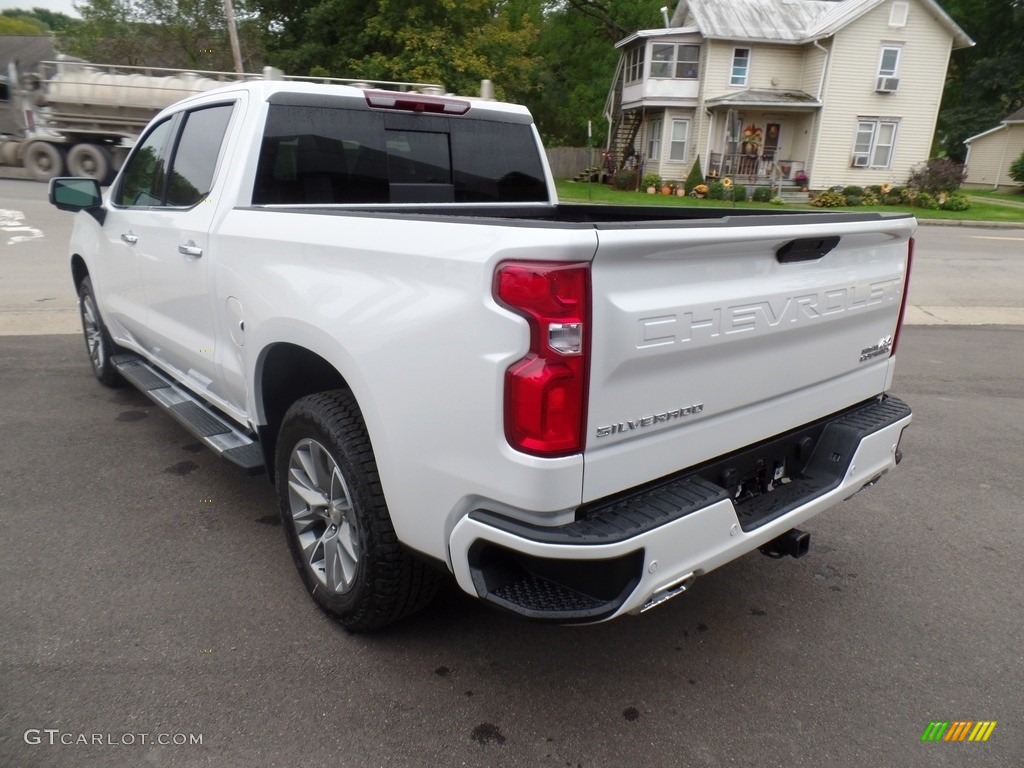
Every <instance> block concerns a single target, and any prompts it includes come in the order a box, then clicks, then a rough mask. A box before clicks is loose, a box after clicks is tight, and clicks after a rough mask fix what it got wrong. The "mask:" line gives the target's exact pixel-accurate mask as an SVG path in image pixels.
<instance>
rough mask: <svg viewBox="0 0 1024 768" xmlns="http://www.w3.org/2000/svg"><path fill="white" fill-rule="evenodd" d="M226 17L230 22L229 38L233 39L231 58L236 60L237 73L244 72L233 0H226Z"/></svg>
mask: <svg viewBox="0 0 1024 768" xmlns="http://www.w3.org/2000/svg"><path fill="white" fill-rule="evenodd" d="M224 16H225V18H227V22H228V36H229V37H230V38H231V57H232V58H233V59H234V60H235V72H237V73H238V74H240V75H241V74H243V72H242V50H241V48H239V47H238V30H237V29H235V9H234V8H233V7H232V5H231V0H224Z"/></svg>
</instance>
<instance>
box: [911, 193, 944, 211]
mask: <svg viewBox="0 0 1024 768" xmlns="http://www.w3.org/2000/svg"><path fill="white" fill-rule="evenodd" d="M912 205H913V206H914V207H915V208H928V209H930V210H933V211H936V210H938V208H939V199H938V198H937V197H936V196H935V195H933V194H932V193H931V192H918V193H917V194H916V195H914V197H913V203H912Z"/></svg>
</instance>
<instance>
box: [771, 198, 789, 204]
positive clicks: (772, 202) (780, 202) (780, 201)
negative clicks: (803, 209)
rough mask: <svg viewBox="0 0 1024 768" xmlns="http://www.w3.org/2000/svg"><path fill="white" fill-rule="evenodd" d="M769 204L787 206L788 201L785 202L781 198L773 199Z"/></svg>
mask: <svg viewBox="0 0 1024 768" xmlns="http://www.w3.org/2000/svg"><path fill="white" fill-rule="evenodd" d="M768 202H769V203H771V204H772V205H785V204H786V201H785V200H783V199H782V198H781V197H773V198H772V199H771V200H769V201H768Z"/></svg>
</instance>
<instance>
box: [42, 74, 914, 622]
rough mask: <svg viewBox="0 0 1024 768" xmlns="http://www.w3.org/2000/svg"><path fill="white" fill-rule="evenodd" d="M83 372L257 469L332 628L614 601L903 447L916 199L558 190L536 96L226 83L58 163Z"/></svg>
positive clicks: (767, 535)
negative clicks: (808, 199) (440, 589)
mask: <svg viewBox="0 0 1024 768" xmlns="http://www.w3.org/2000/svg"><path fill="white" fill-rule="evenodd" d="M50 199H51V201H52V202H53V203H54V204H55V205H57V207H59V208H61V209H64V210H74V211H80V213H78V215H77V216H76V219H75V226H74V233H73V235H72V239H71V244H70V257H71V273H72V275H73V278H74V283H75V287H76V289H77V291H78V295H79V296H80V307H81V315H82V324H83V329H84V332H85V339H86V347H87V349H88V353H89V358H90V360H91V363H92V367H93V371H94V372H95V374H96V376H97V378H98V379H99V380H100V381H101V382H103V383H104V384H107V385H110V386H114V385H117V384H119V383H120V382H121V381H122V380H123V379H126V380H128V381H129V382H131V383H132V384H134V385H135V386H137V387H138V388H140V389H141V390H142V391H143V392H145V393H146V394H147V395H148V396H149V397H150V398H152V399H153V400H154V401H155V402H157V403H158V404H160V405H161V406H163V407H164V408H166V409H167V411H168V412H169V413H170V414H171V415H172V416H174V417H175V418H177V419H178V420H180V421H181V422H182V423H183V424H184V426H186V427H187V428H188V429H190V430H191V431H192V432H194V433H195V434H196V435H197V436H198V437H200V438H201V439H202V440H203V441H204V442H205V443H206V444H207V445H209V446H210V447H211V448H213V449H214V450H215V451H217V452H218V453H220V454H221V455H223V456H224V457H225V458H227V459H229V460H231V461H233V462H235V463H237V464H239V465H241V466H242V467H245V468H246V469H248V470H250V471H252V472H260V471H264V470H265V471H267V472H268V473H269V475H270V478H271V480H272V481H273V482H274V483H275V485H276V488H277V496H278V501H279V504H280V512H281V517H282V521H283V524H284V529H285V531H286V534H287V539H288V543H289V545H290V548H291V552H292V555H293V557H294V559H295V562H296V565H297V566H298V570H299V573H300V574H301V575H302V579H303V581H304V583H305V585H306V587H307V589H308V591H309V592H310V594H311V595H312V597H313V599H314V600H315V601H316V602H317V603H318V604H319V605H320V606H321V607H322V608H324V609H325V610H327V611H328V612H330V613H332V614H334V615H335V616H337V617H338V619H339V620H340V621H341V623H342V624H343V625H344V626H345V627H347V628H348V629H350V630H353V631H361V630H369V629H374V628H377V627H381V626H384V625H386V624H388V623H390V622H393V621H395V620H397V619H399V618H401V617H403V616H405V615H407V614H409V613H411V612H412V611H414V610H416V609H418V608H420V607H421V606H423V605H425V604H426V603H427V602H428V601H429V599H430V598H431V597H432V595H433V593H434V591H435V590H436V587H437V585H438V582H439V578H441V577H442V576H443V571H448V572H450V573H452V574H454V576H455V579H456V581H457V582H458V584H459V586H460V587H461V588H462V589H463V590H465V591H466V592H467V593H469V594H470V595H474V596H477V597H480V598H481V599H483V600H485V601H487V602H488V603H491V604H493V605H495V606H499V607H501V608H503V609H506V610H509V611H512V612H515V613H517V614H520V615H523V616H526V617H529V618H532V619H539V620H548V621H555V622H562V623H585V622H595V621H602V620H606V619H611V618H614V617H616V616H620V615H622V614H626V613H639V612H641V611H644V610H646V609H648V608H650V607H652V606H654V605H657V604H659V603H660V602H663V601H664V600H667V599H668V598H670V597H673V596H675V595H678V594H680V593H682V592H683V591H684V590H686V589H687V588H688V587H689V586H690V584H691V583H692V582H693V580H694V579H695V578H696V577H697V576H699V575H701V574H705V573H707V572H708V571H711V570H712V569H714V568H716V567H718V566H720V565H722V564H724V563H726V562H729V561H730V560H733V559H734V558H737V557H739V556H741V555H743V554H744V553H747V552H750V551H752V550H754V549H758V548H760V549H761V550H762V551H764V552H765V553H766V554H771V555H775V556H781V555H784V554H791V555H795V556H799V555H801V554H803V553H804V552H805V551H806V548H807V544H808V536H807V534H806V533H803V532H800V531H799V530H797V526H799V525H800V524H801V523H803V522H804V521H805V520H807V519H808V518H810V517H811V516H813V515H815V514H817V513H819V512H821V511H822V510H824V509H826V508H828V507H830V506H832V505H834V504H836V503H838V502H840V501H842V500H843V499H846V498H849V497H850V496H852V495H853V494H855V493H857V492H858V491H860V490H861V489H863V488H865V487H867V486H870V485H872V484H873V483H874V482H875V481H877V480H878V479H879V478H880V477H881V476H882V475H884V474H885V473H887V472H888V471H889V470H891V469H893V468H894V467H895V466H896V464H897V463H898V462H899V460H900V458H901V454H900V450H899V443H900V437H901V435H902V433H903V430H904V429H905V428H906V427H907V425H908V424H909V423H910V418H911V414H910V409H909V408H908V407H907V406H906V405H905V404H904V403H903V402H901V401H900V400H898V399H896V398H895V397H891V396H890V395H888V394H886V392H887V390H888V389H889V387H890V384H891V382H892V378H893V366H894V362H895V353H896V346H897V341H898V339H899V333H900V326H901V322H902V317H903V308H904V305H905V301H906V292H907V283H908V275H909V271H910V262H911V256H912V244H913V241H912V238H911V235H912V234H913V231H914V228H915V226H916V222H915V220H914V219H913V218H912V217H909V216H894V217H891V216H890V217H887V216H880V215H878V214H853V215H841V214H818V213H787V212H784V211H780V210H772V211H755V210H749V209H707V208H667V207H656V208H628V207H617V206H615V207H613V206H589V205H564V204H559V203H558V202H557V198H556V195H555V191H554V184H553V181H552V178H551V174H550V171H549V169H548V166H547V163H546V160H545V156H544V153H543V151H542V148H541V144H540V140H539V137H538V134H537V131H536V129H535V128H534V126H533V122H532V119H531V117H530V114H529V113H528V112H527V110H526V109H524V108H522V107H519V106H514V105H509V104H501V103H496V102H490V101H481V100H473V99H464V98H455V97H450V96H437V95H427V94H421V93H418V92H415V91H410V92H404V93H399V92H394V91H386V90H361V89H357V88H352V87H343V86H318V85H309V84H296V83H282V82H267V81H263V82H251V83H244V84H236V85H231V86H228V87H226V88H223V89H219V90H216V91H211V92H207V93H205V94H202V95H199V96H196V97H193V98H190V99H187V100H186V101H182V102H180V103H178V104H176V105H174V106H173V107H170V108H168V109H167V110H165V111H164V112H162V113H161V114H160V115H158V116H157V118H156V119H155V120H154V121H153V122H152V123H151V124H150V126H149V128H148V129H147V130H146V132H145V133H144V134H143V135H142V137H141V139H140V141H139V142H138V144H137V145H136V147H135V148H134V150H133V151H132V154H131V155H130V156H129V158H128V159H127V161H126V163H125V165H124V167H123V169H122V170H121V172H120V174H119V175H118V177H117V179H116V180H115V182H114V184H113V185H112V186H111V187H110V189H109V190H108V191H107V192H106V193H105V194H102V195H101V192H100V188H99V187H98V186H97V184H96V182H95V181H93V180H91V179H68V178H61V179H54V180H53V181H52V182H51V187H50Z"/></svg>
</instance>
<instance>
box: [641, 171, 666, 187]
mask: <svg viewBox="0 0 1024 768" xmlns="http://www.w3.org/2000/svg"><path fill="white" fill-rule="evenodd" d="M640 186H641V187H643V188H644V189H647V188H648V187H654V188H655V189H659V188H660V187H661V176H659V175H658V174H656V173H645V174H644V177H643V179H641V180H640Z"/></svg>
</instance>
